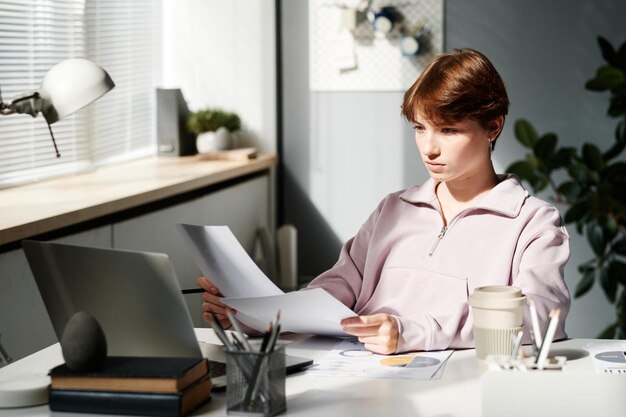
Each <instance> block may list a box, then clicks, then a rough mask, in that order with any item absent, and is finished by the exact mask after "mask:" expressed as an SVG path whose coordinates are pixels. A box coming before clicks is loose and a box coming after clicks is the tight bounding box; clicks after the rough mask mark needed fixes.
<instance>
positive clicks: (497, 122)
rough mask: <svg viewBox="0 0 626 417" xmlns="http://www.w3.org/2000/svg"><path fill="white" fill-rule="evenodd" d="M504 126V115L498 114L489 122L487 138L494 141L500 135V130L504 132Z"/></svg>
mask: <svg viewBox="0 0 626 417" xmlns="http://www.w3.org/2000/svg"><path fill="white" fill-rule="evenodd" d="M503 127H504V116H498V117H497V118H495V119H493V120H492V121H491V122H489V125H488V129H487V138H488V139H489V141H490V142H493V141H494V140H496V139H497V138H498V136H500V132H502V128H503Z"/></svg>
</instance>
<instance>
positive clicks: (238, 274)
mask: <svg viewBox="0 0 626 417" xmlns="http://www.w3.org/2000/svg"><path fill="white" fill-rule="evenodd" d="M178 229H179V230H180V232H181V233H182V234H183V237H184V238H185V241H186V242H187V243H188V244H189V248H190V249H191V251H192V254H193V257H194V259H195V261H196V264H198V266H199V267H200V270H201V271H202V273H203V274H204V275H205V276H206V277H209V278H210V279H211V281H213V282H214V283H215V285H217V288H219V289H220V291H221V293H222V294H223V295H224V296H225V297H259V296H267V295H279V294H283V291H282V290H281V289H280V288H278V287H277V286H276V285H275V284H274V283H273V282H272V281H271V280H270V279H269V278H268V277H267V276H266V275H265V274H264V273H263V271H261V270H260V269H259V267H258V266H257V265H256V264H255V263H254V261H253V260H252V259H251V258H250V256H249V255H248V254H247V253H246V251H245V250H244V248H243V247H241V245H240V244H239V242H238V241H237V238H236V237H235V235H233V233H232V232H231V230H230V229H229V228H228V226H195V225H191V224H179V225H178Z"/></svg>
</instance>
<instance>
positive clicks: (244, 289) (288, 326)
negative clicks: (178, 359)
mask: <svg viewBox="0 0 626 417" xmlns="http://www.w3.org/2000/svg"><path fill="white" fill-rule="evenodd" d="M178 228H179V230H180V231H181V233H182V234H183V236H184V238H185V241H186V242H187V243H188V244H189V247H190V249H191V251H192V253H193V257H194V259H195V261H196V263H197V264H198V266H199V267H200V270H201V271H202V273H203V274H204V275H206V276H207V277H210V278H211V280H212V281H213V282H214V283H215V285H217V287H218V288H219V289H220V291H221V293H222V294H223V295H224V296H225V298H223V302H224V304H226V305H229V306H231V307H232V308H234V309H235V310H237V319H238V320H240V321H241V322H242V323H244V324H245V325H247V326H248V327H251V328H253V329H255V330H258V331H265V330H267V326H268V325H269V324H270V323H271V322H272V320H274V318H275V317H276V312H277V311H279V310H280V323H281V330H282V331H289V332H296V333H313V334H318V335H344V336H345V333H344V332H343V330H342V328H341V326H340V325H339V322H340V321H341V319H344V318H346V317H354V316H355V315H356V314H354V312H353V311H352V310H350V309H349V308H348V307H346V306H345V305H343V304H342V303H341V302H340V301H338V300H337V299H335V298H334V297H333V296H331V295H330V294H328V293H327V292H326V291H324V290H323V289H321V288H315V289H312V290H305V291H296V292H291V293H288V294H285V293H283V291H281V290H280V288H278V287H277V286H276V285H275V284H274V283H273V282H272V281H271V280H270V279H269V278H268V277H267V276H266V275H265V274H264V273H263V271H261V270H260V269H259V267H258V266H257V265H256V264H255V263H254V261H253V260H252V259H251V258H250V256H248V254H247V253H246V251H245V250H244V249H243V248H242V247H241V245H240V244H239V242H238V241H237V239H236V238H235V236H234V235H233V234H232V232H231V231H230V229H229V228H228V226H194V225H190V224H179V225H178Z"/></svg>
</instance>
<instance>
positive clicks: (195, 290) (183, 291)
mask: <svg viewBox="0 0 626 417" xmlns="http://www.w3.org/2000/svg"><path fill="white" fill-rule="evenodd" d="M205 291H206V290H205V289H204V288H190V289H187V290H182V293H183V294H197V293H201V292H205Z"/></svg>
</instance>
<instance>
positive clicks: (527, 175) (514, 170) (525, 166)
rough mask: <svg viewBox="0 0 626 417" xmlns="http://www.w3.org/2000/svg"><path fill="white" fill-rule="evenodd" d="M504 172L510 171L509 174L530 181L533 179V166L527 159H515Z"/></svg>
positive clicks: (534, 175)
mask: <svg viewBox="0 0 626 417" xmlns="http://www.w3.org/2000/svg"><path fill="white" fill-rule="evenodd" d="M506 172H510V173H511V174H515V175H517V176H518V177H520V178H521V179H523V180H525V181H528V182H529V183H532V182H533V181H534V180H535V177H536V174H535V168H534V167H533V166H532V164H531V163H530V162H528V161H517V162H515V163H513V164H511V165H510V166H509V167H508V168H507V169H506Z"/></svg>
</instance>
